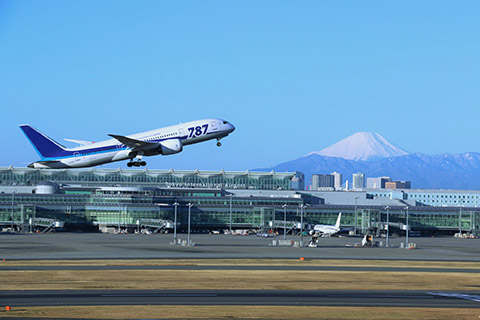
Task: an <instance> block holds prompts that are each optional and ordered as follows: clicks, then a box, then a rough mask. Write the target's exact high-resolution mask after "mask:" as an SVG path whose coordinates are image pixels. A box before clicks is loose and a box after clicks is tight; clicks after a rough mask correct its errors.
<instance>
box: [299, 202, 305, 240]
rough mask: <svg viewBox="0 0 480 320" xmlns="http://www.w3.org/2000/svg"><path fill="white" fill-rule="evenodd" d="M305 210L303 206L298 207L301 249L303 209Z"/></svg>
mask: <svg viewBox="0 0 480 320" xmlns="http://www.w3.org/2000/svg"><path fill="white" fill-rule="evenodd" d="M305 208H306V206H305V205H304V204H301V205H300V247H303V209H305Z"/></svg>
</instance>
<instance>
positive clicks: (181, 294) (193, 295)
mask: <svg viewBox="0 0 480 320" xmlns="http://www.w3.org/2000/svg"><path fill="white" fill-rule="evenodd" d="M100 296H101V297H122V298H125V297H163V298H166V297H187V298H189V297H194V298H198V297H218V295H217V294H213V293H211V294H209V293H197V294H195V293H152V294H148V293H144V294H102V295H100Z"/></svg>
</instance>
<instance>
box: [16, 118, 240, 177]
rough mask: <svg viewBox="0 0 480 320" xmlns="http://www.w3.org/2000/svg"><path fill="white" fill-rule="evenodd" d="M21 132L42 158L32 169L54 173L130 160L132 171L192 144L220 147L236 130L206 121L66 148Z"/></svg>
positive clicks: (35, 132)
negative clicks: (213, 143) (209, 142)
mask: <svg viewBox="0 0 480 320" xmlns="http://www.w3.org/2000/svg"><path fill="white" fill-rule="evenodd" d="M20 128H21V129H22V131H23V132H24V133H25V135H26V136H27V138H28V140H30V142H31V143H32V145H33V147H34V148H35V150H36V151H37V153H38V154H39V155H40V157H41V159H40V160H39V161H36V162H33V163H31V164H30V165H28V167H29V168H52V169H60V168H82V167H93V166H97V165H100V164H104V163H109V162H114V161H121V160H126V159H130V161H129V162H128V163H127V165H128V166H129V167H131V166H135V167H139V166H145V165H146V164H147V163H146V162H145V161H143V160H142V157H143V156H155V155H159V154H161V155H169V154H175V153H179V152H181V151H182V150H183V146H186V145H189V144H194V143H198V142H203V141H207V140H212V139H217V146H219V147H220V146H221V145H222V144H221V143H220V139H222V138H225V137H226V136H228V135H229V134H230V133H231V132H233V131H234V130H235V127H234V126H233V125H232V124H231V123H229V122H227V121H225V120H221V119H204V120H196V121H191V122H187V123H181V124H177V125H174V126H171V127H165V128H160V129H156V130H152V131H147V132H142V133H136V134H132V135H129V136H120V135H115V134H109V136H111V137H113V138H114V139H110V140H105V141H101V142H88V141H82V140H71V139H65V140H67V141H71V142H75V143H77V144H79V145H80V146H78V147H75V148H66V147H64V146H62V145H61V144H59V143H57V142H56V141H54V140H53V139H51V138H49V137H47V136H46V135H44V134H43V133H41V132H40V131H38V130H37V129H35V128H33V127H31V126H29V125H20ZM134 159H135V160H136V161H133V160H134Z"/></svg>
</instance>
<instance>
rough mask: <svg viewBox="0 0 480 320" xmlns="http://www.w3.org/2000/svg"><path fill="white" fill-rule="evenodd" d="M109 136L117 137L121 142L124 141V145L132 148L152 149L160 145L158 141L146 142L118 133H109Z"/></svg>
mask: <svg viewBox="0 0 480 320" xmlns="http://www.w3.org/2000/svg"><path fill="white" fill-rule="evenodd" d="M109 136H110V137H113V138H115V139H117V140H118V141H120V142H121V143H123V144H124V145H126V146H127V147H129V148H132V149H133V148H137V149H150V148H154V147H158V143H156V142H145V141H140V140H136V139H132V138H129V137H125V136H119V135H116V134H109Z"/></svg>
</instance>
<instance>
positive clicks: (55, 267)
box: [0, 265, 480, 273]
mask: <svg viewBox="0 0 480 320" xmlns="http://www.w3.org/2000/svg"><path fill="white" fill-rule="evenodd" d="M45 270H51V271H53V270H55V271H59V270H77V271H79V270H96V271H101V270H191V271H197V270H239V271H244V270H256V271H259V270H269V271H271V270H274V271H349V272H356V271H363V272H429V273H431V272H440V273H445V272H455V273H479V272H480V270H479V269H468V268H431V267H423V268H420V267H388V266H379V267H362V266H275V265H271V266H261V265H228V266H222V265H210V266H209V265H75V266H68V265H67V266H66V265H48V266H2V265H0V271H45Z"/></svg>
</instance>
